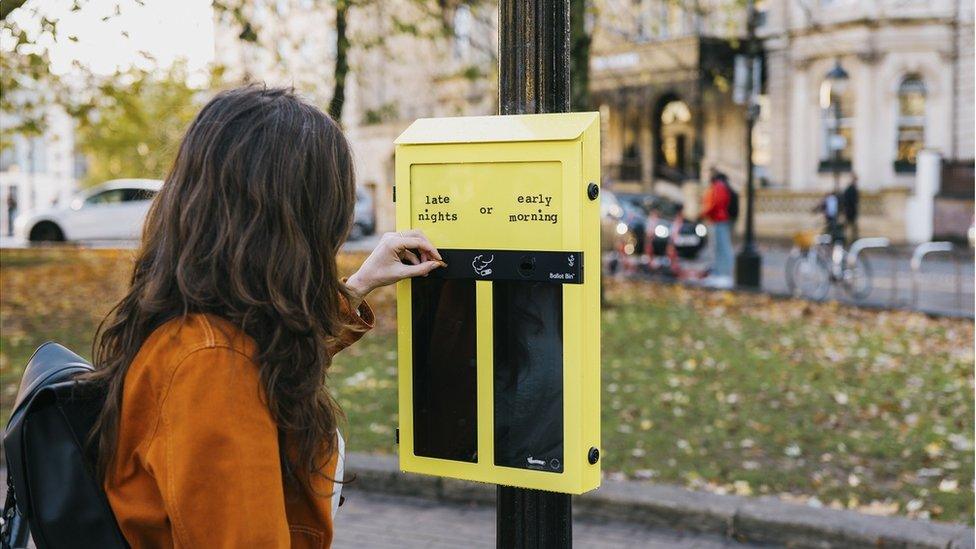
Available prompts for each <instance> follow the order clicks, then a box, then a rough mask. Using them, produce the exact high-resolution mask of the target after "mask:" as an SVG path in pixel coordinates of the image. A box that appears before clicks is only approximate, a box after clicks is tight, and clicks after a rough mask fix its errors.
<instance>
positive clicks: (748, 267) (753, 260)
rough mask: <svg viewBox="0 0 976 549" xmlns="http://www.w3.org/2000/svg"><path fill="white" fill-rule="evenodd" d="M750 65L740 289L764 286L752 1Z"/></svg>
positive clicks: (758, 67) (757, 64)
mask: <svg viewBox="0 0 976 549" xmlns="http://www.w3.org/2000/svg"><path fill="white" fill-rule="evenodd" d="M746 29H747V32H748V36H747V39H746V66H747V67H748V70H749V71H750V74H749V76H750V78H749V79H748V80H749V83H748V90H749V93H748V99H747V103H746V231H745V235H744V238H743V241H742V249H741V250H739V254H738V255H736V256H735V283H736V284H737V285H738V286H743V287H748V288H759V287H761V286H762V256H761V255H759V249H758V248H757V247H756V233H755V211H754V208H753V206H754V203H755V194H756V193H755V182H754V176H753V172H754V171H755V166H754V165H753V161H752V130H753V128H754V127H755V125H756V120H757V119H758V118H759V92H760V86H761V76H762V65H761V60H760V57H759V43H758V40H757V39H756V7H755V3H754V2H752V1H751V0H750V2H749V4H748V5H747V7H746Z"/></svg>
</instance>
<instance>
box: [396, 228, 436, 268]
mask: <svg viewBox="0 0 976 549" xmlns="http://www.w3.org/2000/svg"><path fill="white" fill-rule="evenodd" d="M397 244H398V245H399V246H402V247H403V248H407V249H414V250H420V251H421V252H426V253H428V254H430V257H432V258H434V259H437V260H441V261H443V258H442V257H441V254H440V253H439V252H438V251H437V248H435V247H434V245H433V244H432V243H431V242H430V240H428V239H427V237H426V236H424V233H422V232H420V231H417V230H413V231H405V232H403V233H400V237H399V239H397Z"/></svg>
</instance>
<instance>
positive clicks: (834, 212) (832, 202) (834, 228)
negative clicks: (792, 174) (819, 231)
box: [813, 192, 844, 241]
mask: <svg viewBox="0 0 976 549" xmlns="http://www.w3.org/2000/svg"><path fill="white" fill-rule="evenodd" d="M813 211H815V212H820V213H821V214H823V216H824V232H826V233H827V234H828V235H830V238H831V239H832V240H835V241H836V240H843V239H844V231H843V228H842V227H841V226H840V221H839V219H838V217H839V215H840V198H839V197H838V196H837V193H836V192H829V193H827V194H825V195H824V197H823V198H822V199H821V200H820V202H819V203H818V204H817V206H816V207H815V208H814V209H813Z"/></svg>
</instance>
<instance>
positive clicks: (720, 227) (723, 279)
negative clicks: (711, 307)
mask: <svg viewBox="0 0 976 549" xmlns="http://www.w3.org/2000/svg"><path fill="white" fill-rule="evenodd" d="M730 202H731V193H729V182H728V177H727V176H726V175H725V174H724V173H722V172H719V171H717V170H714V169H713V170H712V173H711V181H710V183H709V187H708V190H706V191H705V197H704V199H703V201H702V217H704V218H705V220H706V221H708V222H710V223H711V224H712V241H713V242H714V244H713V250H714V252H715V253H714V256H713V260H712V270H711V273H709V275H708V277H706V278H705V280H704V283H705V284H706V285H708V286H712V287H715V288H731V287H732V286H733V285H734V281H733V279H732V264H733V261H734V258H733V256H732V223H731V222H730V219H729V203H730Z"/></svg>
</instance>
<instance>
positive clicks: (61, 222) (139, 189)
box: [14, 179, 163, 242]
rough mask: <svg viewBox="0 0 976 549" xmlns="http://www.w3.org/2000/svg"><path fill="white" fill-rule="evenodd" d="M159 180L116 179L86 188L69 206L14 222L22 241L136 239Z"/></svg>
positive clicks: (33, 214) (29, 214) (36, 212)
mask: <svg viewBox="0 0 976 549" xmlns="http://www.w3.org/2000/svg"><path fill="white" fill-rule="evenodd" d="M162 186H163V182H162V181H160V180H158V179H115V180H112V181H108V182H106V183H102V184H101V185H96V186H94V187H91V188H89V189H86V190H84V191H82V192H81V193H79V194H78V195H76V196H75V197H74V198H73V199H72V200H71V203H70V204H68V205H67V206H56V207H53V208H49V209H46V210H39V211H27V212H24V213H23V214H21V215H18V216H17V219H16V220H15V221H14V231H15V233H16V236H17V237H18V238H19V239H20V240H22V241H28V242H45V241H47V242H50V241H65V240H137V239H139V237H140V236H141V233H142V224H143V223H144V222H145V220H146V214H147V213H148V212H149V206H150V204H152V200H153V198H155V197H156V194H157V193H158V192H159V190H160V189H161V188H162Z"/></svg>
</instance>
